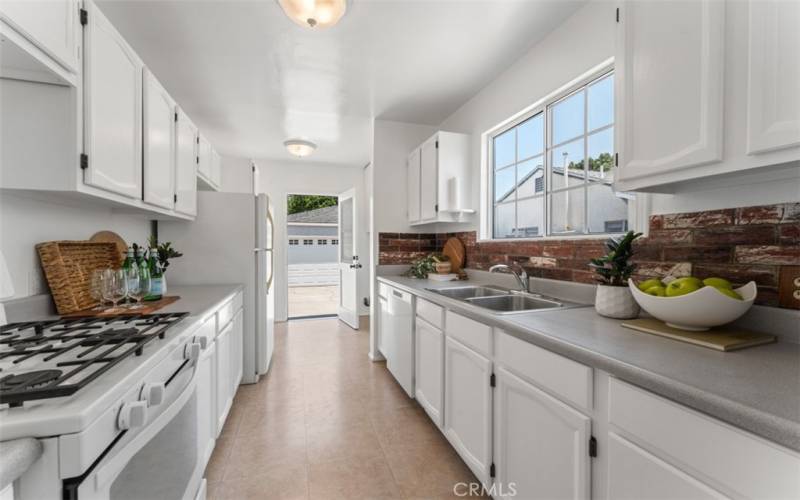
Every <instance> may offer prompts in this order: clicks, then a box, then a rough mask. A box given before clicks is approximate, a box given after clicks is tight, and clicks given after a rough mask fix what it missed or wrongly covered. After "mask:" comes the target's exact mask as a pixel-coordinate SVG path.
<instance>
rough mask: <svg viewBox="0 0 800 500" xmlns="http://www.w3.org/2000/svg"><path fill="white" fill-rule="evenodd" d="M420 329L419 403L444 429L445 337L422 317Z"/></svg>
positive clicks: (418, 330)
mask: <svg viewBox="0 0 800 500" xmlns="http://www.w3.org/2000/svg"><path fill="white" fill-rule="evenodd" d="M418 304H419V302H418ZM416 326H417V328H416V333H417V338H416V347H417V352H416V363H415V367H416V381H415V387H416V399H417V402H418V403H419V404H420V406H422V408H423V409H424V410H425V411H426V412H427V413H428V416H430V417H431V420H433V422H434V423H435V424H436V425H437V426H438V427H440V428H441V427H442V424H443V417H444V411H443V403H444V397H443V396H444V393H443V389H444V333H442V331H441V330H439V329H438V328H436V327H434V326H433V325H431V324H430V323H428V322H427V321H425V320H424V319H421V318H419V317H417V325H416Z"/></svg>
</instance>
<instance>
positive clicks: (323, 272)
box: [289, 262, 339, 286]
mask: <svg viewBox="0 0 800 500" xmlns="http://www.w3.org/2000/svg"><path fill="white" fill-rule="evenodd" d="M338 284H339V266H338V265H337V264H336V263H335V262H331V263H327V264H289V286H320V285H338Z"/></svg>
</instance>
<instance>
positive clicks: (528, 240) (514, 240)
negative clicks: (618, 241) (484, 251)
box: [476, 233, 626, 243]
mask: <svg viewBox="0 0 800 500" xmlns="http://www.w3.org/2000/svg"><path fill="white" fill-rule="evenodd" d="M625 234H626V233H604V234H580V235H574V236H570V235H566V234H565V235H560V236H557V235H553V236H540V237H538V238H479V239H478V240H477V241H476V243H532V242H535V241H575V240H600V241H605V240H607V239H609V238H617V237H619V236H624V235H625Z"/></svg>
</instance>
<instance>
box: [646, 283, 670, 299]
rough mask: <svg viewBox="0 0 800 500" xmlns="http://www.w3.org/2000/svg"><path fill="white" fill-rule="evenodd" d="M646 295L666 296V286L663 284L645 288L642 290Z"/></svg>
mask: <svg viewBox="0 0 800 500" xmlns="http://www.w3.org/2000/svg"><path fill="white" fill-rule="evenodd" d="M644 293H646V294H647V295H654V296H656V297H666V296H667V287H665V286H664V285H655V286H651V287H650V288H648V289H647V290H645V291H644Z"/></svg>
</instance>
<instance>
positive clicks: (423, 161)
mask: <svg viewBox="0 0 800 500" xmlns="http://www.w3.org/2000/svg"><path fill="white" fill-rule="evenodd" d="M437 144H438V142H437V140H436V137H433V138H431V139H429V140H428V141H427V142H426V143H425V144H423V145H422V147H421V148H420V176H419V177H420V181H419V182H420V219H421V220H431V219H435V218H436V212H437V207H436V204H437V203H438V200H437V199H436V194H437V186H438V182H439V180H438V176H437V170H438V169H437V167H438V161H439V154H438V153H439V151H438V146H437Z"/></svg>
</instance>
